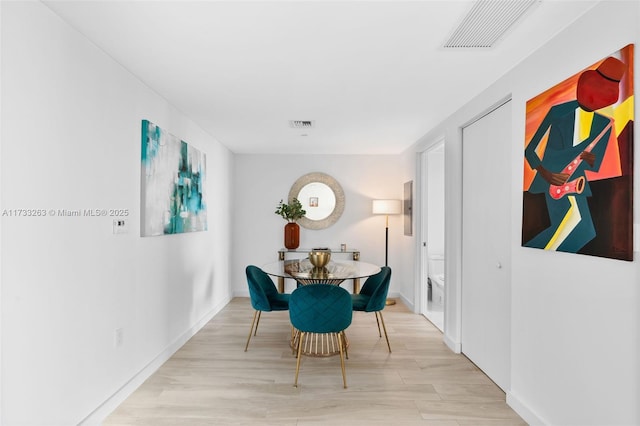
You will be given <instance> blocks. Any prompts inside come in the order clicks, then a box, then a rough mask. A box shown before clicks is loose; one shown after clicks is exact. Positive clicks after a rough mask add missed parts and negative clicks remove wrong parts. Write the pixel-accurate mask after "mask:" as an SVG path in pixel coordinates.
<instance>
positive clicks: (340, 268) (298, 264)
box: [261, 258, 380, 358]
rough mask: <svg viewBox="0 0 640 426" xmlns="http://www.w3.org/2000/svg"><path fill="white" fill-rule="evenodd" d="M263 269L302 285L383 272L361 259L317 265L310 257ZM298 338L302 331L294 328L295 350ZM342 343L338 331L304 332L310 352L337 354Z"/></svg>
mask: <svg viewBox="0 0 640 426" xmlns="http://www.w3.org/2000/svg"><path fill="white" fill-rule="evenodd" d="M261 269H262V270H263V271H264V272H266V273H267V274H269V275H272V276H276V277H281V278H292V279H294V280H296V281H297V282H298V284H299V285H312V284H319V283H326V284H335V285H340V284H341V283H342V282H343V281H345V280H350V279H359V278H366V277H369V276H371V275H375V274H377V273H378V272H380V267H379V266H377V265H374V264H372V263H367V262H361V261H359V260H340V261H333V260H331V261H329V263H328V264H327V266H325V267H323V268H316V267H314V266H313V265H312V264H311V262H310V261H309V259H308V258H307V259H291V260H279V261H277V262H271V263H267V264H265V265H262V267H261ZM299 341H300V332H299V331H298V330H296V329H292V333H291V342H290V345H291V349H292V351H293V353H294V354H295V350H296V348H297V347H298V343H299ZM339 344H340V343H339V339H338V336H337V334H336V333H305V335H304V341H303V342H302V352H303V353H304V354H305V355H310V356H331V355H338V354H339V353H340V348H339V346H338V345H339ZM348 346H349V340H348V339H347V338H346V335H345V339H344V347H345V349H346V348H347V347H348ZM347 358H348V356H347Z"/></svg>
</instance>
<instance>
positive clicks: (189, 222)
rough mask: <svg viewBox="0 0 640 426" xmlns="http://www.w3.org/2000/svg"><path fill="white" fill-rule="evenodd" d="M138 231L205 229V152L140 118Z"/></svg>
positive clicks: (147, 234) (164, 232)
mask: <svg viewBox="0 0 640 426" xmlns="http://www.w3.org/2000/svg"><path fill="white" fill-rule="evenodd" d="M141 165H142V167H141V170H142V173H141V212H140V213H141V214H140V222H141V223H140V235H141V236H143V237H151V236H156V235H167V234H180V233H183V232H196V231H206V230H207V203H206V191H205V182H206V155H205V154H204V153H202V152H200V151H199V150H197V149H195V148H194V147H192V146H190V145H189V144H187V143H186V142H184V141H182V140H180V139H179V138H177V137H176V136H173V135H172V134H170V133H168V132H166V131H165V130H163V129H161V128H160V127H159V126H157V125H155V124H154V123H152V122H150V121H148V120H142V161H141Z"/></svg>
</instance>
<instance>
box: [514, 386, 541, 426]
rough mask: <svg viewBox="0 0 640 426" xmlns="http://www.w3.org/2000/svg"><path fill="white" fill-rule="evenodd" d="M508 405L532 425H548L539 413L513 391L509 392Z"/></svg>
mask: <svg viewBox="0 0 640 426" xmlns="http://www.w3.org/2000/svg"><path fill="white" fill-rule="evenodd" d="M507 405H508V406H509V407H511V408H512V409H513V411H515V412H516V413H517V414H518V415H519V416H520V417H522V419H523V420H524V421H525V422H527V424H529V425H530V426H538V425H548V424H549V423H547V422H545V421H544V420H543V419H542V418H541V417H540V416H539V415H537V414H536V413H534V412H533V410H531V409H530V408H529V407H528V406H527V405H526V404H525V403H524V402H522V400H521V399H520V398H518V397H517V396H515V395H514V394H513V393H512V392H511V391H509V392H507Z"/></svg>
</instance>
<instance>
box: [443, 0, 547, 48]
mask: <svg viewBox="0 0 640 426" xmlns="http://www.w3.org/2000/svg"><path fill="white" fill-rule="evenodd" d="M538 2H539V0H498V1H489V0H480V1H476V2H474V4H473V7H472V8H471V10H470V11H469V13H468V14H467V16H465V17H464V19H463V20H462V22H461V23H460V25H459V26H458V28H456V29H455V30H454V31H453V34H452V35H451V37H450V38H449V40H448V41H447V42H446V43H445V44H444V47H445V48H487V47H493V44H494V43H495V42H496V41H498V39H500V37H502V36H503V35H504V33H505V32H507V30H508V29H509V28H510V27H511V26H512V25H513V24H514V23H515V22H516V21H517V20H518V19H519V18H520V17H521V16H522V15H523V14H524V13H525V12H526V11H527V10H528V9H529V8H530V7H531V6H533V5H534V4H535V3H538Z"/></svg>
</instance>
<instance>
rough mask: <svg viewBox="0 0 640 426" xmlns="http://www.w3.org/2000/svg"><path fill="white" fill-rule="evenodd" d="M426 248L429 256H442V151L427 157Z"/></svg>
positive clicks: (443, 215)
mask: <svg viewBox="0 0 640 426" xmlns="http://www.w3.org/2000/svg"><path fill="white" fill-rule="evenodd" d="M427 186H428V189H427V191H428V192H427V193H428V197H429V199H428V200H427V205H428V206H429V207H428V209H429V214H427V215H426V216H427V222H428V223H427V226H428V230H429V232H428V235H427V239H428V241H427V248H428V252H429V254H432V253H433V254H444V223H445V209H444V149H441V150H440V149H439V150H436V151H434V152H429V154H428V155H427Z"/></svg>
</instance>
